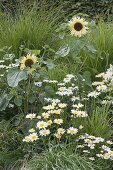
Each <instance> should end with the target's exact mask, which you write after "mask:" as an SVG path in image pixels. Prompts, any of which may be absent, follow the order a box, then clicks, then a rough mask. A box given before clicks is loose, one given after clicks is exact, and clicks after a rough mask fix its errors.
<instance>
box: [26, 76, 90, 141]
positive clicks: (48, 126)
mask: <svg viewBox="0 0 113 170" xmlns="http://www.w3.org/2000/svg"><path fill="white" fill-rule="evenodd" d="M43 82H47V83H56V84H57V86H58V90H57V92H56V94H55V95H56V97H57V98H54V99H52V98H45V99H44V100H45V101H46V103H47V105H46V106H43V112H42V113H41V114H40V115H36V114H28V115H26V118H28V119H31V120H32V119H38V120H39V121H37V124H36V127H35V129H36V130H38V132H39V135H37V133H36V132H35V131H33V133H34V135H35V137H36V138H35V137H33V136H32V135H31V134H30V135H28V136H26V137H25V138H24V141H26V142H28V141H33V139H34V140H37V139H38V138H39V137H38V136H48V135H51V134H52V135H54V136H55V137H56V138H57V139H61V137H62V135H63V134H66V133H67V134H71V135H75V134H77V133H78V130H79V129H82V128H83V126H82V125H80V127H78V128H76V127H73V126H72V122H71V120H72V119H75V118H85V117H87V116H88V114H87V112H86V111H84V104H83V103H81V102H80V96H75V95H77V93H78V90H79V89H78V86H76V79H75V76H74V75H72V74H68V75H66V77H65V78H64V80H63V82H62V83H59V82H57V81H56V80H52V81H49V80H48V81H47V80H46V81H45V80H44V81H43ZM66 119H67V120H66ZM68 119H69V121H70V122H71V123H70V127H68V126H69V125H67V127H68V128H67V127H64V124H65V123H66V121H67V123H69V122H68ZM54 126H55V127H56V130H55V131H54V130H53V129H54V128H53V127H54ZM32 138H33V139H32ZM30 139H31V140H30Z"/></svg>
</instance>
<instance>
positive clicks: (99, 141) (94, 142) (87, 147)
mask: <svg viewBox="0 0 113 170" xmlns="http://www.w3.org/2000/svg"><path fill="white" fill-rule="evenodd" d="M77 141H78V142H79V143H82V144H78V146H77V148H79V149H81V150H82V152H83V153H86V154H87V155H90V154H91V156H92V157H89V158H90V159H92V160H95V157H99V158H103V159H110V160H113V151H112V150H111V149H110V147H109V145H113V142H112V141H110V140H109V141H105V139H104V138H101V137H95V136H92V135H89V134H87V133H86V134H84V135H80V136H79V138H78V139H77Z"/></svg>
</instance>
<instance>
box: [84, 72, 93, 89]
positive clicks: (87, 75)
mask: <svg viewBox="0 0 113 170" xmlns="http://www.w3.org/2000/svg"><path fill="white" fill-rule="evenodd" d="M83 78H84V79H85V83H86V85H88V86H90V87H91V86H92V85H91V73H90V72H89V71H85V72H84V74H83Z"/></svg>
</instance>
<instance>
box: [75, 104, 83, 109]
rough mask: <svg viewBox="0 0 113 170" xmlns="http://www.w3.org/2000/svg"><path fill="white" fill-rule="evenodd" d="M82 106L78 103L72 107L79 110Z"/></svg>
mask: <svg viewBox="0 0 113 170" xmlns="http://www.w3.org/2000/svg"><path fill="white" fill-rule="evenodd" d="M83 106H84V105H83V104H81V103H78V104H74V105H73V107H75V108H77V109H79V108H82V107H83Z"/></svg>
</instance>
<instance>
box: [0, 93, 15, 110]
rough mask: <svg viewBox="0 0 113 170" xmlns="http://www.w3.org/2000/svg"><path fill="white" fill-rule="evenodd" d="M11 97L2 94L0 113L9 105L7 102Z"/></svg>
mask: <svg viewBox="0 0 113 170" xmlns="http://www.w3.org/2000/svg"><path fill="white" fill-rule="evenodd" d="M12 97H13V96H12V95H10V94H9V95H8V94H3V95H2V96H0V111H2V110H5V109H6V107H7V106H8V104H9V101H10V100H11V99H12Z"/></svg>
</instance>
